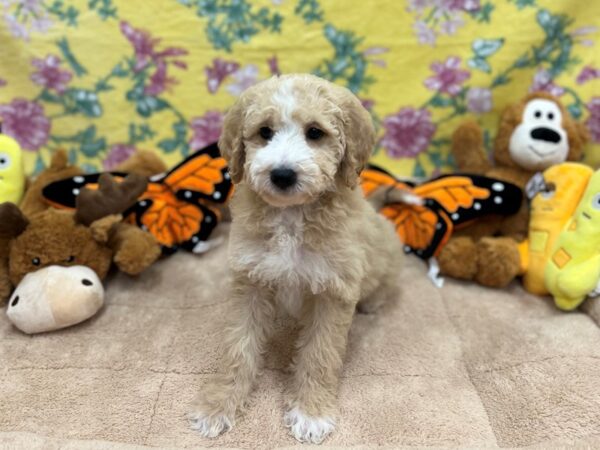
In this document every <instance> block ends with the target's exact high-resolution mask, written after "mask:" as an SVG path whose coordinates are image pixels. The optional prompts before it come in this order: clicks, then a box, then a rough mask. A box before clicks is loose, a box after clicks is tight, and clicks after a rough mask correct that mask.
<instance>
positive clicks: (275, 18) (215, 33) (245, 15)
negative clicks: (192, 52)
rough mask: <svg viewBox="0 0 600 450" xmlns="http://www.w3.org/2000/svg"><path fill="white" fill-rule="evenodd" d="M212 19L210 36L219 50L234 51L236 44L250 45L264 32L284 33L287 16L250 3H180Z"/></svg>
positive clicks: (241, 0) (194, 0) (219, 0)
mask: <svg viewBox="0 0 600 450" xmlns="http://www.w3.org/2000/svg"><path fill="white" fill-rule="evenodd" d="M179 3H181V4H182V5H184V6H187V7H188V8H195V9H196V14H197V15H198V16H199V17H205V18H207V19H208V23H207V25H206V36H207V37H208V40H209V41H210V42H211V43H212V45H213V47H214V48H215V49H217V50H226V51H228V52H231V51H232V47H233V44H234V43H236V42H249V41H250V39H251V38H252V36H254V35H256V34H258V33H259V32H260V31H261V29H262V30H267V31H270V32H280V31H281V23H282V21H283V16H281V15H280V14H278V13H276V12H275V13H272V12H271V11H270V10H269V8H267V7H262V8H260V9H258V10H257V9H256V7H255V6H254V5H252V2H250V1H248V0H179Z"/></svg>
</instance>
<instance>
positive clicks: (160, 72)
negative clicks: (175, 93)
mask: <svg viewBox="0 0 600 450" xmlns="http://www.w3.org/2000/svg"><path fill="white" fill-rule="evenodd" d="M174 84H177V80H176V79H175V78H172V77H169V76H167V63H165V62H164V61H159V62H158V63H157V64H156V72H154V73H153V74H152V76H151V77H150V84H148V85H146V86H144V94H146V95H151V96H153V97H156V96H158V95H160V94H162V93H163V92H164V91H166V90H167V89H168V88H169V87H170V86H172V85H174Z"/></svg>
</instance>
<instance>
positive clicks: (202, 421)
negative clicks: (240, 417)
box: [188, 412, 233, 438]
mask: <svg viewBox="0 0 600 450" xmlns="http://www.w3.org/2000/svg"><path fill="white" fill-rule="evenodd" d="M188 421H189V422H190V427H191V428H192V430H196V431H198V432H200V434H201V435H202V436H204V437H206V438H215V437H217V436H219V435H220V434H222V433H226V432H227V431H229V430H231V428H232V427H233V421H232V420H231V419H230V418H229V417H227V416H226V415H225V414H218V415H214V416H210V415H206V414H204V413H202V412H193V413H190V414H188Z"/></svg>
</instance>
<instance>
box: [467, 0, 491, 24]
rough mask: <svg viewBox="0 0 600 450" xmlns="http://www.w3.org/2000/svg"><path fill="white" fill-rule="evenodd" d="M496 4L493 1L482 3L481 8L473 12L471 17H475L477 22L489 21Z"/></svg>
mask: <svg viewBox="0 0 600 450" xmlns="http://www.w3.org/2000/svg"><path fill="white" fill-rule="evenodd" d="M494 8H495V6H494V5H493V3H492V2H490V1H488V2H486V3H484V4H482V5H481V7H480V8H479V9H477V10H476V11H473V12H471V17H473V19H475V20H476V21H477V22H485V23H489V22H490V20H491V19H492V12H493V11H494Z"/></svg>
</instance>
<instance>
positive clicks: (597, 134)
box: [585, 97, 600, 143]
mask: <svg viewBox="0 0 600 450" xmlns="http://www.w3.org/2000/svg"><path fill="white" fill-rule="evenodd" d="M587 108H588V110H589V112H590V115H589V117H588V118H587V120H586V121H585V125H586V126H587V128H588V130H589V131H590V135H591V136H592V140H593V141H594V142H596V143H600V97H594V98H592V99H591V100H590V102H589V103H588V104H587Z"/></svg>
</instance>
